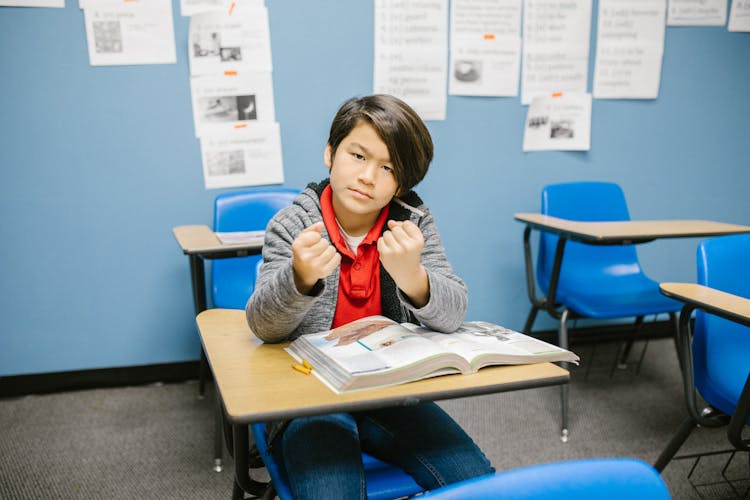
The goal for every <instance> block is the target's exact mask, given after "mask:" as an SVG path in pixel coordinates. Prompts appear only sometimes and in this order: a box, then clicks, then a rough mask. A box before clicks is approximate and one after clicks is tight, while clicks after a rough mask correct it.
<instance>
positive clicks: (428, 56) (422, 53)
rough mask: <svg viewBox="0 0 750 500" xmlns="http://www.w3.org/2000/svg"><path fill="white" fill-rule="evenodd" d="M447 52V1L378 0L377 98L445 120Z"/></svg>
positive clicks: (424, 117)
mask: <svg viewBox="0 0 750 500" xmlns="http://www.w3.org/2000/svg"><path fill="white" fill-rule="evenodd" d="M447 51H448V1H447V0H419V1H416V0H375V58H374V68H373V70H374V77H373V89H374V92H375V93H376V94H392V95H394V96H396V97H398V98H400V99H403V100H404V101H405V102H407V103H408V104H409V105H410V106H411V107H413V108H414V110H415V111H416V112H417V113H418V114H419V115H420V116H421V117H422V119H423V120H444V119H445V110H446V105H447V95H446V77H447V63H446V59H447V57H446V53H447Z"/></svg>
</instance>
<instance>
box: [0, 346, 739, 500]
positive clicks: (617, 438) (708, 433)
mask: <svg viewBox="0 0 750 500" xmlns="http://www.w3.org/2000/svg"><path fill="white" fill-rule="evenodd" d="M640 347H641V344H636V346H635V348H634V352H633V357H634V358H635V357H637V356H638V355H639V349H640ZM615 349H616V346H615V345H610V344H598V346H597V348H596V352H595V353H593V352H592V347H591V346H586V345H584V346H581V347H580V348H575V347H574V349H573V350H575V351H576V352H577V353H578V354H579V355H580V356H581V358H582V359H583V360H584V361H585V362H586V363H585V364H582V366H580V367H577V368H573V369H572V382H571V396H570V397H571V399H570V401H571V409H570V432H571V435H570V440H569V442H567V443H563V442H561V440H560V439H559V431H558V427H559V418H560V404H559V389H558V388H542V389H534V390H526V391H518V392H513V393H505V394H496V395H491V396H482V397H474V398H464V399H458V400H451V401H444V402H442V403H441V405H442V406H443V407H444V408H445V409H446V410H447V411H448V412H449V413H450V414H451V415H453V416H454V418H455V419H456V420H458V421H459V422H460V423H461V424H462V425H463V426H464V427H465V428H466V429H467V431H468V432H469V434H470V435H472V436H473V437H474V439H475V440H476V441H477V443H478V444H479V445H480V447H481V448H482V449H483V450H484V451H485V453H486V454H487V455H488V457H489V458H490V460H491V461H492V463H493V464H494V465H495V467H496V468H497V469H498V470H506V469H511V468H515V467H519V466H524V465H531V464H537V463H544V462H551V461H556V460H567V459H576V458H589V457H613V456H627V457H636V458H640V459H643V460H646V461H647V462H649V463H652V462H653V461H654V460H655V459H656V457H657V455H658V454H659V451H660V450H661V449H662V447H663V446H664V445H665V444H666V442H667V441H668V440H669V438H670V436H671V433H672V432H673V431H674V429H675V428H676V426H677V425H678V424H679V423H680V422H681V420H682V419H683V417H684V409H683V407H684V405H683V396H682V389H681V381H680V377H679V369H678V365H677V359H676V355H675V353H674V345H673V343H672V342H671V340H668V339H661V340H653V341H651V342H650V343H649V345H648V349H647V351H646V354H645V357H644V359H643V363H642V365H641V368H640V372H639V373H637V374H636V373H635V370H634V369H633V368H632V367H631V368H630V369H628V370H617V371H615V373H614V374H613V375H612V376H610V366H611V362H612V360H613V359H614V356H615ZM587 370H588V375H587V376H586V375H585V374H586V371H587ZM196 394H197V385H196V383H195V382H194V381H193V382H187V383H183V384H165V385H162V384H155V385H149V386H139V387H123V388H115V389H97V390H88V391H76V392H67V393H59V394H50V395H40V396H27V397H23V398H16V399H4V400H0V498H1V499H8V500H10V499H36V498H55V499H98V498H115V499H120V498H122V499H139V500H146V499H170V498H180V499H214V498H216V499H229V498H231V491H232V472H231V470H232V469H231V466H232V464H231V460H230V459H228V458H226V460H225V461H226V462H227V466H226V467H225V469H224V471H222V472H220V473H216V472H213V471H212V469H211V465H212V461H213V460H212V450H213V401H212V397H211V396H210V395H209V397H207V398H206V399H203V400H200V399H197V397H196ZM724 432H725V431H724V429H704V428H699V429H697V430H696V431H694V433H693V435H692V436H691V437H690V438H689V440H688V442H687V443H686V444H685V446H684V447H683V449H682V450H681V451H680V454H687V453H697V452H708V451H721V450H726V449H728V447H729V445H728V442H727V440H726V435H725V434H724ZM728 458H729V455H728V454H719V455H713V456H708V457H706V458H703V459H701V460H700V462H699V463H698V464H697V466H695V470H694V471H693V473H692V476H690V477H688V475H689V474H690V470H691V468H692V467H693V466H694V461H693V460H687V459H683V460H676V461H673V462H672V463H671V464H670V465H669V466H668V467H667V468H666V470H665V472H664V474H663V477H664V478H665V480H666V482H667V485H668V487H669V489H670V491H671V493H672V496H673V497H674V498H676V499H700V498H705V499H718V498H736V495H734V494H733V492H732V490H731V489H730V487H729V486H727V484H726V482H725V481H723V477H727V478H729V479H733V480H734V479H737V481H736V483H735V487H736V488H737V489H740V491H743V490H742V488H744V489H748V488H750V465H749V462H748V456H747V454H738V455H736V456H735V457H734V459H733V460H732V461H731V462H729V466H728V467H727V468H726V471H724V472H723V473H722V469H723V468H724V467H725V464H726V462H727V459H728ZM714 483H715V484H714Z"/></svg>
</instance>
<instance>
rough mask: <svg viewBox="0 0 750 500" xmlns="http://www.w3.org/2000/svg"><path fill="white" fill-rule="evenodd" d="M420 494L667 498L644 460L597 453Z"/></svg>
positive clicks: (449, 498) (441, 499)
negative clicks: (609, 456) (591, 457)
mask: <svg viewBox="0 0 750 500" xmlns="http://www.w3.org/2000/svg"><path fill="white" fill-rule="evenodd" d="M420 498H424V499H425V500H428V499H429V500H459V499H461V500H463V499H466V498H471V499H490V498H493V499H494V498H513V499H525V500H532V499H554V500H579V499H582V498H606V499H607V500H620V499H622V500H625V499H628V500H630V499H633V498H643V499H646V498H647V499H649V500H662V499H664V500H668V499H669V498H671V497H670V495H669V490H668V489H667V487H666V485H665V484H664V481H663V480H662V478H661V476H659V474H658V473H657V472H656V470H654V468H653V467H651V466H650V465H648V464H646V463H645V462H642V461H640V460H635V459H630V458H606V459H605V458H601V459H587V460H571V461H565V462H556V463H549V464H542V465H532V466H529V467H521V468H519V469H513V470H510V471H506V472H498V473H497V474H493V475H490V476H483V477H479V478H476V479H470V480H468V481H463V482H461V483H456V484H451V485H449V486H445V487H443V488H440V489H438V490H433V491H431V492H429V493H427V494H426V495H424V496H422V497H420Z"/></svg>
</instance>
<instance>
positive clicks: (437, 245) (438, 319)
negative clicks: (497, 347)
mask: <svg viewBox="0 0 750 500" xmlns="http://www.w3.org/2000/svg"><path fill="white" fill-rule="evenodd" d="M419 229H420V230H421V231H422V236H423V238H424V248H423V249H422V259H421V260H422V265H423V266H424V268H425V269H426V270H427V279H428V280H429V283H430V298H429V300H428V301H427V304H425V305H424V306H423V307H421V308H415V307H414V305H413V304H412V303H411V302H410V301H409V299H408V298H407V297H406V295H404V294H403V293H402V292H401V290H399V291H398V294H399V299H400V300H401V303H402V304H403V306H404V307H405V308H406V309H407V310H409V311H411V312H412V313H413V314H414V315H415V316H416V317H417V319H418V320H419V321H420V322H421V323H423V324H424V325H425V326H426V327H427V328H430V329H432V330H436V331H439V332H446V333H448V332H454V331H456V330H457V329H458V327H460V326H461V323H463V321H464V318H465V317H466V309H467V308H468V303H469V292H468V290H467V288H466V284H465V283H464V282H463V280H462V279H461V278H459V277H458V276H457V275H456V274H455V273H454V272H453V268H452V267H451V265H450V262H448V257H447V256H446V254H445V248H444V247H443V243H442V241H441V239H440V233H439V232H438V230H437V225H436V224H435V219H434V217H433V216H432V214H431V213H430V212H429V211H427V212H426V213H425V216H424V217H422V219H421V220H420V222H419Z"/></svg>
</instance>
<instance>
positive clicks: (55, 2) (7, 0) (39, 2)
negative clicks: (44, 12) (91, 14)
mask: <svg viewBox="0 0 750 500" xmlns="http://www.w3.org/2000/svg"><path fill="white" fill-rule="evenodd" d="M0 7H54V8H64V7H65V0H0Z"/></svg>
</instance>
